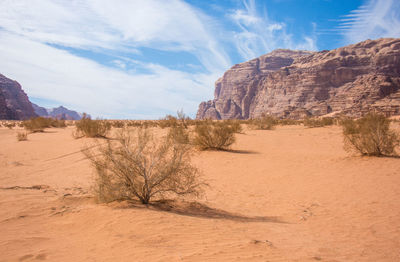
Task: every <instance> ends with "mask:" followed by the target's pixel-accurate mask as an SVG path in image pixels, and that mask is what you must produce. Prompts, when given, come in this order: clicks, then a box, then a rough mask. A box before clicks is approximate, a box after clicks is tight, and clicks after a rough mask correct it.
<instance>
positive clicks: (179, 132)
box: [167, 125, 190, 145]
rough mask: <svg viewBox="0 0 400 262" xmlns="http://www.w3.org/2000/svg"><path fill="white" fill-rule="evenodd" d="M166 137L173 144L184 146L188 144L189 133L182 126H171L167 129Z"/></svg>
mask: <svg viewBox="0 0 400 262" xmlns="http://www.w3.org/2000/svg"><path fill="white" fill-rule="evenodd" d="M167 137H168V138H169V139H171V140H172V141H173V142H174V143H178V144H186V145H188V144H189V143H190V138H189V132H188V131H187V129H185V128H184V126H183V125H178V126H173V127H171V128H170V129H169V131H168V135H167Z"/></svg>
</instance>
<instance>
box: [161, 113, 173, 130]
mask: <svg viewBox="0 0 400 262" xmlns="http://www.w3.org/2000/svg"><path fill="white" fill-rule="evenodd" d="M177 125H178V119H177V118H176V117H174V116H172V115H166V116H165V117H164V118H163V119H160V120H158V126H159V127H161V128H162V129H164V128H166V127H173V126H177Z"/></svg>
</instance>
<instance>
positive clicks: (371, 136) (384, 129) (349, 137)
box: [341, 113, 400, 156]
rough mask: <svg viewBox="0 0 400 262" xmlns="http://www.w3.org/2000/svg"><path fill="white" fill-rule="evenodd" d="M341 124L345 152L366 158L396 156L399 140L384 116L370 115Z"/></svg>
mask: <svg viewBox="0 0 400 262" xmlns="http://www.w3.org/2000/svg"><path fill="white" fill-rule="evenodd" d="M341 124H342V126H343V136H344V143H345V149H346V150H348V151H353V150H354V151H358V152H359V153H361V154H362V155H367V156H383V155H387V156H390V155H396V152H395V148H396V146H398V145H399V143H400V138H399V135H398V134H397V133H396V132H395V131H393V130H391V129H390V120H389V119H387V118H386V117H385V116H383V115H380V114H374V113H370V114H368V115H366V116H364V117H363V118H360V119H358V120H352V119H346V120H342V122H341Z"/></svg>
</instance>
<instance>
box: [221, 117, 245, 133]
mask: <svg viewBox="0 0 400 262" xmlns="http://www.w3.org/2000/svg"><path fill="white" fill-rule="evenodd" d="M223 121H224V123H225V124H226V125H228V126H230V127H231V128H232V130H233V132H234V133H237V134H242V133H243V128H242V125H241V121H240V120H238V119H228V120H223Z"/></svg>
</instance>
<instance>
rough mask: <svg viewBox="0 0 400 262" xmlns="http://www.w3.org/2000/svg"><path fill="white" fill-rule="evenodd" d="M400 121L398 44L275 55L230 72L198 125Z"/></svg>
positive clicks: (378, 42)
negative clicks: (261, 120)
mask: <svg viewBox="0 0 400 262" xmlns="http://www.w3.org/2000/svg"><path fill="white" fill-rule="evenodd" d="M370 111H375V112H382V113H384V114H386V115H388V116H390V115H400V39H393V38H386V39H378V40H366V41H364V42H361V43H358V44H354V45H349V46H345V47H341V48H338V49H334V50H331V51H328V50H324V51H320V52H308V51H292V50H282V49H280V50H275V51H273V52H271V53H269V54H266V55H262V56H260V57H259V58H255V59H253V60H250V61H248V62H244V63H241V64H238V65H235V66H233V67H232V68H231V69H229V70H228V71H226V72H225V74H224V75H223V76H222V77H221V78H220V79H218V80H217V81H216V83H215V92H214V100H210V101H207V102H202V103H201V104H200V106H199V110H198V112H197V118H198V119H204V118H213V119H231V118H239V119H248V118H257V117H259V116H261V115H262V114H263V113H266V114H270V115H274V116H276V117H282V118H295V119H299V118H304V117H308V116H322V115H336V114H344V115H348V116H353V117H358V116H361V115H363V114H365V113H367V112H370Z"/></svg>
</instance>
